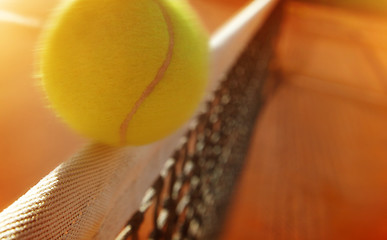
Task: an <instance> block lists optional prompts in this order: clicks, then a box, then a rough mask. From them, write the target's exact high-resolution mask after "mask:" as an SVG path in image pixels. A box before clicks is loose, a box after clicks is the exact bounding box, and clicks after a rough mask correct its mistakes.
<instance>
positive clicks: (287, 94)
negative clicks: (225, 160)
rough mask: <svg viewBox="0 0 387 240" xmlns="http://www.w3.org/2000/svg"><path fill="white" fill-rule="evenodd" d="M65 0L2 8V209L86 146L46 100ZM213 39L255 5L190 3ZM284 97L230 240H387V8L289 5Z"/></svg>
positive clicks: (272, 114) (246, 177)
mask: <svg viewBox="0 0 387 240" xmlns="http://www.w3.org/2000/svg"><path fill="white" fill-rule="evenodd" d="M58 2H59V1H58V0H35V1H26V0H0V171H1V172H0V210H1V209H4V208H5V207H7V206H8V205H9V204H11V203H12V202H13V201H15V200H16V199H17V198H19V197H20V196H21V195H22V194H24V193H25V192H26V191H27V190H28V189H29V188H30V187H32V186H33V185H35V184H36V183H37V182H38V181H39V180H40V179H41V178H42V177H44V176H45V175H46V174H48V173H49V172H50V171H51V170H53V169H54V168H55V167H56V166H57V165H58V164H60V163H61V162H63V161H65V160H66V159H67V158H68V157H69V156H71V155H72V154H73V153H74V152H75V151H76V150H77V149H79V148H80V147H81V146H82V145H83V144H84V143H85V140H84V139H82V138H80V137H79V136H77V135H76V134H75V133H73V132H72V131H71V130H69V129H68V128H67V127H66V126H65V125H64V124H62V123H61V122H60V120H58V119H57V118H56V117H55V115H54V114H53V113H52V112H51V110H50V109H49V108H48V107H47V106H48V104H47V102H46V100H45V99H44V96H43V94H42V89H41V86H40V85H39V80H38V79H37V78H36V77H34V76H35V75H36V73H37V54H36V52H37V46H38V45H37V42H38V39H39V34H40V32H41V29H42V26H43V25H44V22H45V20H46V18H47V16H48V14H49V13H50V12H51V11H52V10H53V9H54V7H55V6H56V5H57V4H58ZM190 2H191V3H192V5H193V6H194V7H195V8H196V10H197V12H198V14H199V15H200V16H201V18H202V20H203V22H204V24H205V25H206V27H207V29H208V30H209V32H214V31H215V30H216V29H217V28H218V27H219V26H221V25H222V24H223V23H224V22H225V21H227V19H229V18H230V17H231V16H233V15H234V14H235V13H236V12H237V11H238V10H239V9H240V8H241V7H243V6H244V5H246V4H247V3H248V2H249V1H247V0H244V1H242V0H239V1H238V0H222V1H221V0H191V1H190ZM272 69H273V73H272V75H271V76H270V78H269V79H268V80H267V81H268V82H275V83H276V86H277V88H276V90H275V91H273V92H272V93H271V95H270V96H269V97H268V99H267V101H266V103H265V106H264V109H263V111H262V112H261V114H260V116H259V118H258V119H257V125H256V128H255V130H254V131H255V135H254V138H253V140H252V144H251V147H250V153H249V158H248V160H247V163H246V167H245V170H244V172H243V174H242V177H241V180H240V182H239V185H238V187H237V189H236V192H235V194H234V200H233V204H232V206H231V211H230V214H229V217H228V219H227V221H226V227H225V231H224V232H223V235H222V238H224V239H265V240H268V239H359V240H360V239H364V240H366V239H375V240H379V239H380V240H383V239H387V1H385V0H372V1H369V0H309V1H308V0H305V1H292V0H289V1H286V2H285V8H284V19H283V23H282V26H281V31H280V35H279V39H278V42H277V44H276V57H275V59H273V63H272Z"/></svg>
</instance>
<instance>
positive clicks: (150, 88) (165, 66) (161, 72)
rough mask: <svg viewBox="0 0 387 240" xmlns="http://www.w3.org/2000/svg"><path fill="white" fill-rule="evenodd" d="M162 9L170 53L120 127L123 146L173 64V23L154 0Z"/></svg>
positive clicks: (159, 4)
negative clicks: (135, 119)
mask: <svg viewBox="0 0 387 240" xmlns="http://www.w3.org/2000/svg"><path fill="white" fill-rule="evenodd" d="M153 1H154V2H155V3H156V4H157V5H158V6H159V8H160V11H161V13H162V15H163V17H164V20H165V23H166V24H167V28H168V35H169V43H168V51H167V55H166V57H165V59H164V62H163V64H162V65H161V66H160V68H159V70H158V72H157V74H156V76H155V78H154V79H153V80H152V82H151V83H150V84H149V85H148V86H147V87H146V88H145V90H144V92H143V93H142V94H141V96H140V98H139V99H137V101H136V102H135V103H134V106H133V108H132V109H131V110H130V112H129V114H128V115H127V116H126V117H125V119H124V121H123V122H122V123H121V126H120V142H121V144H122V145H124V144H125V143H126V135H127V131H128V127H129V123H130V121H131V120H132V118H133V116H134V114H136V112H137V110H138V109H139V107H140V106H141V104H142V103H143V102H144V101H145V99H146V98H147V97H148V96H149V95H150V94H151V93H152V91H153V90H154V88H155V87H156V85H157V84H158V83H159V82H160V81H161V79H162V78H163V77H164V75H165V72H166V71H167V69H168V67H169V64H170V63H171V59H172V54H173V48H174V45H175V42H174V31H173V26H172V21H171V18H170V16H169V15H168V13H167V10H166V9H165V7H164V6H163V5H162V4H161V3H160V2H159V0H153Z"/></svg>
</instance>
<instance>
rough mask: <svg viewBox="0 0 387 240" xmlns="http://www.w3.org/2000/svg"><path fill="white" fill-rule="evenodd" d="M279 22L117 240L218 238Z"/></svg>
mask: <svg viewBox="0 0 387 240" xmlns="http://www.w3.org/2000/svg"><path fill="white" fill-rule="evenodd" d="M280 20H281V8H280V6H278V7H277V9H276V10H275V11H274V12H273V14H272V15H271V17H269V18H268V20H267V21H266V23H265V24H264V26H263V28H261V29H260V31H259V32H258V33H257V34H256V35H255V37H254V38H253V40H252V41H251V42H250V44H249V46H248V47H247V48H246V50H245V51H244V53H243V54H242V56H241V57H240V59H239V60H238V62H237V63H236V64H235V66H234V67H233V69H232V70H231V72H230V73H229V75H228V76H227V78H226V79H224V81H223V82H222V83H221V85H220V87H219V89H218V90H217V91H216V92H215V93H214V97H213V99H212V100H211V101H209V102H208V103H207V111H206V112H205V113H203V114H201V115H200V116H199V117H198V122H197V125H196V126H195V127H194V128H192V129H191V130H190V131H189V132H188V133H187V134H186V136H185V138H186V139H185V143H184V144H183V146H182V147H181V148H180V149H179V150H177V151H176V152H175V153H174V155H173V157H172V158H170V159H169V160H168V161H167V163H166V164H165V167H164V170H163V171H162V172H161V174H160V176H159V177H158V178H157V180H156V181H155V183H154V184H153V186H152V187H151V188H150V189H149V190H148V191H147V193H146V194H145V196H144V198H143V201H142V204H141V207H140V208H139V210H138V211H137V212H136V214H134V216H133V217H132V218H131V219H130V220H129V221H128V224H127V226H126V227H125V228H124V229H123V231H122V232H121V234H120V235H119V236H118V237H117V240H124V239H134V240H135V239H147V238H148V239H176V240H177V239H216V238H217V236H218V233H219V231H220V230H221V226H222V221H223V219H224V217H225V214H226V211H225V209H227V206H228V205H229V201H230V196H231V195H232V192H233V189H234V185H235V183H236V182H237V181H236V180H237V178H238V175H239V174H240V172H241V169H242V167H243V163H244V159H245V156H246V153H247V151H248V147H249V142H250V137H251V134H252V130H253V127H254V123H255V119H256V116H257V114H258V112H259V109H260V107H261V105H262V103H263V101H264V96H265V94H264V93H263V91H264V89H266V88H264V87H263V86H264V83H265V80H266V79H267V76H268V73H269V63H270V59H271V57H272V55H273V45H274V43H275V37H276V35H277V31H278V28H279V25H280ZM266 86H267V85H266Z"/></svg>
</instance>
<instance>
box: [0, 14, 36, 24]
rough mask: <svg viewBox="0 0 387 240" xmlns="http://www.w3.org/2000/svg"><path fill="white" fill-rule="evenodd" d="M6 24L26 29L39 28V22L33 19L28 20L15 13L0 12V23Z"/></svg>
mask: <svg viewBox="0 0 387 240" xmlns="http://www.w3.org/2000/svg"><path fill="white" fill-rule="evenodd" d="M1 22H8V23H14V24H18V25H23V26H28V27H39V26H40V24H41V22H40V21H39V20H38V19H35V18H29V17H25V16H21V15H18V14H16V13H12V12H8V11H4V10H0V23H1Z"/></svg>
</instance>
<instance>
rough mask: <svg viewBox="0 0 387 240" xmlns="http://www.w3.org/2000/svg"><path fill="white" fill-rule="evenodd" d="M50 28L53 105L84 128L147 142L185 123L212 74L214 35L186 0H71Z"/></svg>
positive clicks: (46, 60)
mask: <svg viewBox="0 0 387 240" xmlns="http://www.w3.org/2000/svg"><path fill="white" fill-rule="evenodd" d="M48 26H49V27H48V28H47V31H46V32H45V33H44V37H43V41H42V49H41V52H40V53H41V55H40V56H41V64H40V71H41V76H42V82H43V86H44V89H45V92H46V94H47V96H48V99H49V101H50V102H51V105H52V108H53V109H54V110H55V111H56V112H57V114H58V115H59V116H60V117H61V118H62V119H64V121H65V122H67V123H68V124H69V125H70V126H71V127H72V128H74V129H75V130H76V131H78V132H80V133H81V134H82V135H85V136H87V137H90V138H92V139H95V140H97V141H99V142H103V143H107V144H111V145H142V144H147V143H150V142H153V141H156V140H159V139H161V138H163V137H165V136H167V135H169V134H170V133H172V132H173V131H174V130H176V129H178V128H179V127H180V126H182V125H183V124H184V123H185V122H186V121H187V120H188V119H189V118H190V117H191V116H192V115H193V113H194V112H195V109H196V108H197V106H198V104H199V102H200V100H201V98H202V96H203V94H204V90H205V87H206V85H207V84H206V83H207V78H208V65H209V64H208V62H209V61H208V47H207V45H208V39H207V34H206V32H205V31H204V29H203V28H202V26H201V25H200V24H199V23H198V21H197V18H196V17H195V15H194V13H193V12H192V10H191V9H190V7H189V6H188V4H187V3H186V2H184V1H182V0H179V1H177V0H70V1H68V2H66V3H65V5H64V6H62V7H61V8H60V9H59V11H58V12H57V14H56V16H55V17H53V19H52V20H51V22H50V24H49V25H48Z"/></svg>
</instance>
